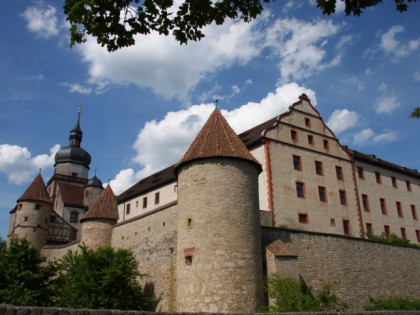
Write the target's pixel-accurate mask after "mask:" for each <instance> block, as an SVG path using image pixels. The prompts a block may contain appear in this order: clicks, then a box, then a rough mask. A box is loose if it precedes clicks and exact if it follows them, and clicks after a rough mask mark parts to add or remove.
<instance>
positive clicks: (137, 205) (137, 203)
mask: <svg viewBox="0 0 420 315" xmlns="http://www.w3.org/2000/svg"><path fill="white" fill-rule="evenodd" d="M138 207H139V201H138V200H136V208H138Z"/></svg>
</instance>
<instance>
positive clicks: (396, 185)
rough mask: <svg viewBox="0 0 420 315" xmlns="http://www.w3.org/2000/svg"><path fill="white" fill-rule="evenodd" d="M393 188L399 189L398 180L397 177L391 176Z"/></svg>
mask: <svg viewBox="0 0 420 315" xmlns="http://www.w3.org/2000/svg"><path fill="white" fill-rule="evenodd" d="M391 181H392V187H394V188H398V184H397V178H396V177H395V176H391Z"/></svg>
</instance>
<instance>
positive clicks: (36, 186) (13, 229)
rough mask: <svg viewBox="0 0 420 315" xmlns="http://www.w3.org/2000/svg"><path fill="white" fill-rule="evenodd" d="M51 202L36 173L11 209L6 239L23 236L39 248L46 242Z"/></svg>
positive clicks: (39, 175) (39, 176) (41, 180)
mask: <svg viewBox="0 0 420 315" xmlns="http://www.w3.org/2000/svg"><path fill="white" fill-rule="evenodd" d="M51 209H52V203H51V199H50V198H49V197H48V192H47V189H46V187H45V184H44V180H43V179H42V176H41V174H38V175H37V176H36V177H35V179H34V180H33V181H32V183H31V184H30V185H29V187H28V188H27V189H26V191H25V192H24V193H23V195H22V196H21V197H20V198H19V199H18V200H17V205H16V207H15V208H14V209H13V210H12V211H11V213H10V214H11V222H10V227H9V235H8V239H9V240H11V239H13V238H24V239H26V240H28V242H29V243H31V244H32V245H33V246H34V247H36V248H38V249H40V248H41V247H43V246H44V245H45V244H47V239H48V221H49V219H50V216H51Z"/></svg>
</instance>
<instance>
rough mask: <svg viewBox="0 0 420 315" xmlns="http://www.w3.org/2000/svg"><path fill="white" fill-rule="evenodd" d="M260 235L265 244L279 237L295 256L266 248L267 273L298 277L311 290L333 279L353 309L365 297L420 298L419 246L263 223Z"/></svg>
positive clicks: (361, 305) (339, 291) (340, 295)
mask: <svg viewBox="0 0 420 315" xmlns="http://www.w3.org/2000/svg"><path fill="white" fill-rule="evenodd" d="M262 234H263V238H264V240H265V242H266V243H267V244H268V243H272V242H274V241H276V240H278V239H280V240H281V241H282V242H283V243H285V244H286V246H287V247H288V248H289V249H290V250H291V251H293V252H294V253H296V255H297V256H295V257H281V256H278V257H275V258H273V256H272V255H271V258H270V255H269V253H268V254H267V255H266V257H267V269H268V270H267V273H268V274H270V273H271V272H277V273H279V274H280V276H281V277H300V278H301V279H302V280H303V281H304V282H305V283H306V284H307V285H308V286H309V287H312V288H313V289H314V290H315V292H316V291H317V290H320V289H321V288H322V287H323V286H324V285H325V284H326V283H335V287H334V292H335V293H336V294H337V295H338V296H339V297H340V298H341V299H343V300H344V301H345V302H347V303H348V304H349V306H350V309H352V310H362V309H363V305H365V304H366V303H367V301H368V299H369V296H371V297H373V298H379V297H391V296H394V297H405V298H420V263H419V262H420V248H411V247H405V246H398V245H389V244H383V243H378V242H373V241H369V240H363V239H358V238H352V237H344V236H339V235H330V234H321V233H313V232H304V231H294V230H286V229H277V228H266V227H265V228H262ZM270 260H272V261H270Z"/></svg>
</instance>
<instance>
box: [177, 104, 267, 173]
mask: <svg viewBox="0 0 420 315" xmlns="http://www.w3.org/2000/svg"><path fill="white" fill-rule="evenodd" d="M220 157H225V158H237V159H242V160H247V161H249V162H252V163H255V164H256V165H257V166H258V168H259V170H260V171H261V170H262V167H261V164H260V163H259V162H258V161H257V160H256V159H255V158H254V157H253V156H252V154H251V152H249V150H248V149H247V147H246V146H245V144H244V143H243V142H242V141H241V139H239V137H238V136H237V135H236V133H235V131H233V129H232V128H231V127H230V126H229V124H228V123H227V121H226V120H225V118H224V117H223V115H222V114H221V113H220V112H219V111H218V110H217V109H215V110H214V111H213V113H211V115H210V117H209V119H208V120H207V122H206V123H205V124H204V126H203V128H202V129H201V131H200V132H199V133H198V135H197V137H196V138H195V140H194V141H193V143H192V144H191V146H190V147H189V149H188V150H187V152H186V153H185V155H184V157H183V158H182V159H181V161H180V162H179V163H178V165H177V166H176V167H177V168H179V167H180V166H181V165H182V164H185V163H187V162H190V161H193V160H198V159H206V158H220Z"/></svg>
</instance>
